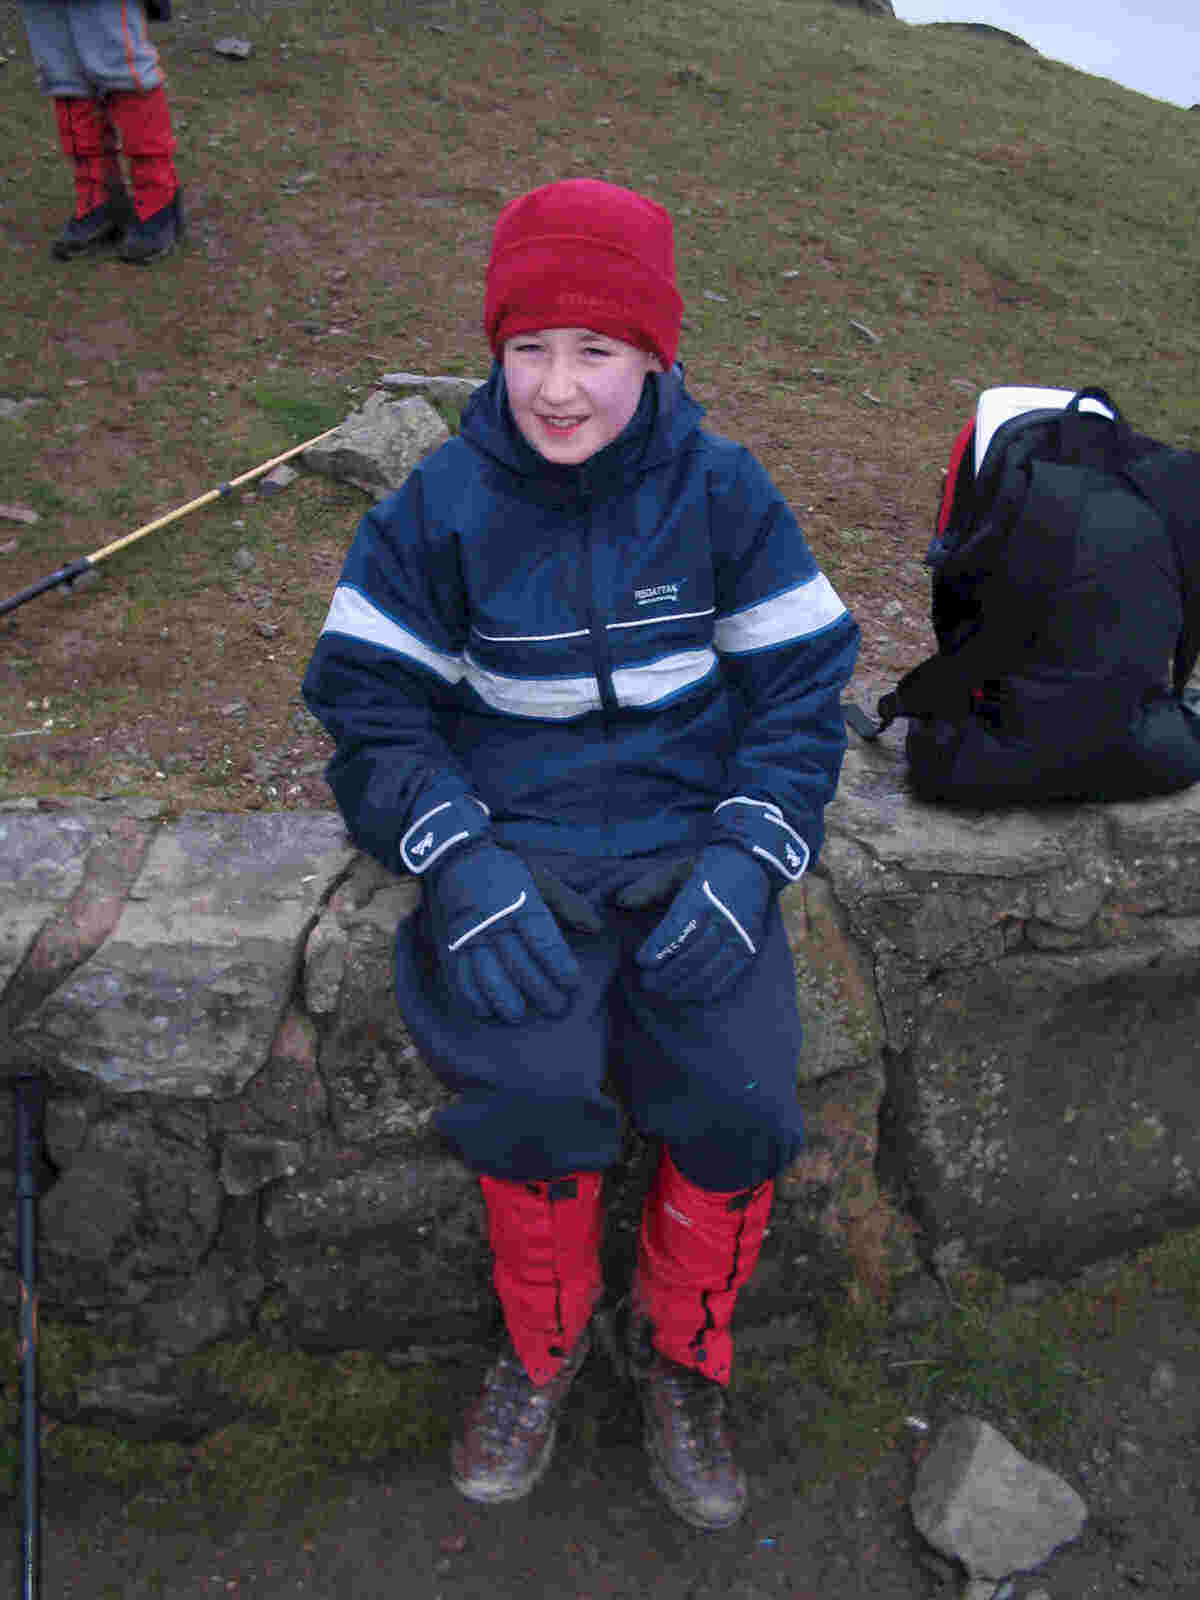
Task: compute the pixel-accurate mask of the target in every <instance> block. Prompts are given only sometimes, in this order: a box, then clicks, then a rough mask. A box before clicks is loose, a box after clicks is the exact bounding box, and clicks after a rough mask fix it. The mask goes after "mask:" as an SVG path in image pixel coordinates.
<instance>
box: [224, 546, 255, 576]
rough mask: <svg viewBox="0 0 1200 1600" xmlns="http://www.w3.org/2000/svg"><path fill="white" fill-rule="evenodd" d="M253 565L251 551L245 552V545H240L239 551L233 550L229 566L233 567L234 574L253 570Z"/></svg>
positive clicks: (252, 553)
mask: <svg viewBox="0 0 1200 1600" xmlns="http://www.w3.org/2000/svg"><path fill="white" fill-rule="evenodd" d="M254 564H255V556H254V552H253V550H247V549H246V546H245V545H242V546H241V548H240V549H238V550H235V551H234V552H233V555H232V557H231V558H230V565H231V566H232V567H233V570H234V571H235V572H249V571H250V570H251V569H252V568H253V566H254Z"/></svg>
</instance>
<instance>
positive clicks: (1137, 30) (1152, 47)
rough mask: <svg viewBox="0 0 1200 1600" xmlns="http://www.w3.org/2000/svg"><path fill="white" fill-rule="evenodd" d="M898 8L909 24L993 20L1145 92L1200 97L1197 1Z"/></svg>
mask: <svg viewBox="0 0 1200 1600" xmlns="http://www.w3.org/2000/svg"><path fill="white" fill-rule="evenodd" d="M892 10H893V11H894V12H895V13H896V15H897V16H898V17H899V18H900V20H901V21H902V22H990V23H991V25H992V26H993V27H994V28H1004V29H1005V30H1006V31H1007V32H1009V33H1016V34H1019V35H1020V37H1021V38H1022V39H1024V40H1025V41H1026V43H1028V44H1031V45H1032V46H1033V47H1034V49H1035V50H1040V51H1041V53H1042V54H1043V55H1044V56H1053V57H1054V59H1055V60H1056V61H1066V62H1068V63H1069V64H1070V65H1071V66H1073V67H1079V68H1080V69H1081V70H1082V71H1084V72H1094V73H1096V74H1097V75H1098V76H1100V77H1101V78H1112V79H1114V80H1115V81H1116V82H1117V83H1123V84H1124V85H1125V87H1126V88H1128V89H1136V90H1138V92H1139V93H1140V94H1149V95H1153V96H1154V97H1155V98H1156V99H1158V100H1170V101H1172V102H1173V103H1174V104H1175V105H1180V106H1194V105H1196V104H1197V102H1200V4H1198V3H1197V0H1040V3H1039V0H892Z"/></svg>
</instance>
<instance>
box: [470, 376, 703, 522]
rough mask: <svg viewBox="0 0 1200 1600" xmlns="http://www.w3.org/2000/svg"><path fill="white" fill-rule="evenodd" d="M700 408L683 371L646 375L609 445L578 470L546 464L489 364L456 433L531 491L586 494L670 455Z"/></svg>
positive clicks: (693, 426) (699, 414)
mask: <svg viewBox="0 0 1200 1600" xmlns="http://www.w3.org/2000/svg"><path fill="white" fill-rule="evenodd" d="M703 416H704V408H703V407H702V406H701V405H699V404H698V403H697V402H696V401H695V400H693V399H692V397H691V395H690V394H688V392H687V390H686V388H685V387H684V382H683V368H682V367H681V366H680V365H679V364H678V363H676V365H675V366H674V367H672V368H671V370H670V372H665V373H657V372H652V373H650V374H649V375H648V376H647V378H646V381H645V383H644V384H643V386H642V395H641V399H640V400H639V402H638V408H637V410H636V411H635V412H634V414H633V416H632V417H631V418H630V420H629V422H628V423H627V424H626V426H625V428H624V429H623V430H622V432H621V433H620V434H619V435H618V436H617V438H615V439H614V440H613V441H612V443H611V444H607V445H605V447H604V449H603V450H598V451H597V452H596V454H595V455H593V456H589V457H588V459H587V460H586V461H583V462H581V463H580V464H579V465H578V466H562V465H560V464H559V463H557V462H553V461H547V460H546V458H545V457H544V456H542V455H540V454H539V453H538V452H537V451H536V450H535V449H534V448H533V446H532V445H531V444H530V443H529V442H528V440H526V439H525V437H524V436H523V434H522V433H521V431H520V429H519V428H518V427H517V425H516V423H515V422H514V420H513V415H512V410H511V408H510V406H509V403H508V395H507V391H506V388H505V383H504V368H503V367H502V366H501V364H500V362H499V361H496V362H493V364H492V371H491V376H490V377H489V378H488V381H487V382H486V383H485V384H484V385H482V387H481V388H478V389H476V391H475V393H474V394H473V395H472V396H471V398H470V400H468V402H467V405H466V408H465V409H464V411H463V414H462V421H461V424H460V428H459V432H460V435H461V437H462V438H464V439H465V440H467V442H468V443H469V444H471V445H473V446H474V448H475V449H476V450H478V451H479V452H480V453H481V454H482V455H485V456H487V457H488V458H489V460H491V461H493V462H495V463H496V464H497V465H498V466H500V467H502V468H503V469H505V470H506V471H507V472H509V473H512V474H513V475H514V476H515V477H517V478H519V479H522V480H524V481H525V482H526V483H527V484H528V485H529V486H530V487H531V488H535V492H536V488H551V489H558V490H559V491H560V492H565V493H583V494H586V493H589V492H591V491H593V490H595V489H597V488H599V487H601V485H603V484H604V483H606V482H611V481H614V480H615V481H617V482H626V481H627V480H628V479H629V478H630V477H633V476H635V475H636V474H638V473H639V472H642V471H645V470H646V469H647V468H650V467H653V466H655V465H657V464H658V463H659V462H660V461H663V460H665V459H667V458H668V457H670V456H672V455H674V454H675V453H676V452H677V451H678V450H679V449H680V447H681V446H682V445H683V444H684V442H685V441H686V440H687V439H688V437H689V436H690V435H691V434H693V433H694V432H695V431H696V429H697V428H698V427H699V425H700V420H701V418H702V417H703Z"/></svg>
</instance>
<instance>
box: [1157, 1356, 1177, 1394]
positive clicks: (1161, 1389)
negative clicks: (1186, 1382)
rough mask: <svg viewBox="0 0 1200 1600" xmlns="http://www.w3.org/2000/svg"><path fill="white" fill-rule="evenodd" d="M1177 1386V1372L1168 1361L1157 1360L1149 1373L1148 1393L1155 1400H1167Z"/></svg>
mask: <svg viewBox="0 0 1200 1600" xmlns="http://www.w3.org/2000/svg"><path fill="white" fill-rule="evenodd" d="M1178 1387H1179V1374H1178V1372H1176V1370H1175V1368H1174V1367H1173V1366H1172V1365H1171V1363H1170V1362H1169V1361H1159V1362H1157V1363H1156V1364H1155V1367H1154V1371H1153V1372H1152V1373H1151V1374H1150V1393H1151V1394H1152V1395H1153V1396H1154V1398H1155V1399H1156V1400H1169V1399H1170V1398H1171V1396H1172V1395H1173V1394H1174V1393H1175V1391H1176V1389H1177V1388H1178Z"/></svg>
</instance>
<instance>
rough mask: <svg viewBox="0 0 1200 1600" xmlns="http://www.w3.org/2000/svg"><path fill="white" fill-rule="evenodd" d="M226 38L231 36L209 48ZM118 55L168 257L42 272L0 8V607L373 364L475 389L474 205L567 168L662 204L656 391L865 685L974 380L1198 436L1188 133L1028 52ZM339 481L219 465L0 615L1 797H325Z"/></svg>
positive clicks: (322, 423) (40, 181) (318, 46)
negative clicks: (150, 66)
mask: <svg viewBox="0 0 1200 1600" xmlns="http://www.w3.org/2000/svg"><path fill="white" fill-rule="evenodd" d="M230 32H233V33H237V34H238V35H240V36H242V37H245V38H247V39H249V40H250V42H251V44H252V46H253V54H252V55H251V57H250V59H249V60H247V61H229V60H227V59H224V58H221V57H218V56H217V55H216V54H215V53H214V52H213V50H212V41H213V40H214V39H216V38H219V37H220V36H221V34H222V33H230ZM157 37H158V39H159V40H160V42H161V46H162V49H163V52H164V56H165V59H166V61H167V65H168V70H169V76H170V95H171V104H172V108H173V114H174V117H175V120H176V123H177V131H178V135H179V154H178V160H179V166H180V170H181V173H182V176H183V180H184V184H185V189H186V195H187V209H188V215H189V218H190V224H191V241H190V243H189V244H188V246H187V247H186V248H185V249H184V250H183V251H181V252H180V253H178V254H177V255H175V256H172V257H171V258H169V259H168V260H166V261H164V262H161V263H158V264H156V265H155V266H154V267H152V268H150V269H147V270H139V269H135V268H130V267H127V266H125V265H123V264H122V263H120V262H118V261H116V260H115V259H113V258H112V257H108V258H104V259H93V260H84V261H79V262H73V263H53V262H51V261H50V260H49V258H48V254H47V251H48V245H49V242H50V239H51V238H52V236H53V234H54V233H55V232H56V231H57V228H58V227H59V226H60V224H61V222H62V220H63V218H64V216H65V213H66V210H67V207H68V197H69V193H70V185H69V177H68V173H67V169H66V166H65V163H64V162H63V159H62V157H61V155H60V154H59V152H58V150H57V147H56V142H55V135H54V128H53V119H52V117H51V116H50V113H49V108H48V107H47V106H46V105H45V104H44V103H43V102H42V101H41V99H40V97H39V96H38V95H37V93H36V92H35V90H34V88H33V85H32V82H31V77H30V74H29V73H28V72H27V71H26V69H25V65H24V53H25V46H24V39H23V35H22V31H21V28H20V23H19V21H18V18H17V13H16V9H15V6H14V5H13V4H12V0H0V49H4V50H5V51H6V52H7V53H9V54H10V55H11V56H12V57H14V59H12V60H10V62H9V64H8V65H7V67H6V68H5V69H4V87H5V95H4V98H3V100H2V101H0V138H2V139H3V140H4V147H5V149H6V150H9V151H11V152H12V159H11V161H10V162H9V165H8V168H7V170H6V173H5V178H6V180H7V181H6V194H5V207H4V210H3V215H2V217H0V248H3V250H4V266H5V271H4V273H3V275H0V328H2V329H3V330H5V331H4V332H3V333H0V361H2V364H3V372H4V378H3V393H4V395H5V397H8V398H14V399H24V398H40V399H41V400H42V402H43V403H42V404H41V405H39V406H38V407H36V408H35V409H33V410H31V411H28V412H26V413H25V414H24V415H22V416H21V417H19V418H15V419H4V418H0V484H3V491H2V493H0V501H3V502H5V503H9V504H18V505H24V506H28V507H30V508H32V509H33V510H35V511H36V512H37V513H38V516H39V518H40V520H39V522H38V523H37V524H36V525H35V526H34V527H32V528H30V527H26V526H25V525H23V524H15V523H13V524H10V523H6V522H2V521H0V596H3V595H7V594H12V593H15V592H16V591H18V590H19V589H21V588H23V587H24V586H25V585H26V584H28V583H31V582H33V581H35V580H36V579H38V578H40V577H43V576H45V575H46V574H47V573H49V572H52V571H54V570H56V569H57V568H58V567H60V566H62V565H64V564H65V563H66V562H67V561H69V560H71V559H73V558H75V557H77V556H79V555H82V554H88V553H91V552H93V551H96V550H98V549H100V548H102V547H104V546H105V545H107V544H108V543H110V542H111V541H112V540H114V539H116V538H119V537H121V536H122V535H124V534H125V533H127V532H130V531H131V530H132V529H134V528H136V527H140V526H143V525H145V524H146V523H147V522H149V521H150V520H151V519H153V518H154V517H156V516H159V515H161V514H162V513H164V512H166V511H168V510H170V509H172V508H174V507H177V506H180V505H182V504H185V503H186V502H188V501H190V500H192V499H194V498H195V497H197V496H198V495H201V494H203V493H204V492H205V491H207V490H208V489H210V488H213V487H215V486H216V485H218V484H220V483H222V482H224V481H228V480H229V479H231V478H234V477H236V476H238V475H239V474H240V473H242V472H244V471H246V470H247V469H249V468H250V467H252V466H254V465H255V464H256V463H257V462H259V461H262V460H266V459H268V458H270V457H271V456H273V455H275V454H278V453H279V452H280V451H282V450H284V449H287V448H288V447H289V446H291V445H292V444H295V443H299V442H300V441H301V440H303V439H305V438H309V437H312V436H313V435H314V434H316V433H318V432H320V431H321V430H322V429H323V428H324V427H326V426H328V425H330V423H332V422H336V421H338V420H340V418H341V417H342V416H344V415H345V414H346V412H347V411H348V410H349V409H350V408H351V407H353V406H354V405H355V404H357V403H359V402H360V401H361V400H362V399H363V398H365V396H366V395H367V394H368V393H369V392H370V391H371V389H372V388H373V387H374V386H375V385H376V384H377V382H378V379H379V377H380V375H381V374H382V373H384V372H387V371H393V370H397V369H400V368H403V369H406V370H410V371H427V372H433V373H466V374H478V375H482V374H483V373H484V372H485V371H486V368H487V364H488V355H487V351H486V348H485V345H484V341H483V339H482V336H481V332H480V327H479V322H480V307H481V297H482V275H483V267H484V262H485V259H486V252H487V246H488V239H489V235H490V230H491V226H492V223H493V221H494V219H495V215H496V213H497V211H498V210H499V207H500V206H501V204H502V203H503V202H504V201H505V200H506V199H508V198H510V197H511V196H513V195H514V194H516V193H518V192H519V191H521V190H522V189H525V188H528V187H530V186H532V185H534V184H537V183H541V182H545V181H548V180H550V179H552V178H556V177H562V176H567V175H571V174H579V173H593V174H599V175H603V176H607V177H610V178H612V179H614V180H616V181H618V182H622V183H628V184H632V185H635V186H637V187H640V188H644V189H646V190H648V191H649V192H651V193H653V194H654V195H656V196H657V197H658V198H660V199H661V200H663V201H664V202H665V203H666V204H667V205H668V206H669V207H670V208H671V209H672V211H673V213H674V215H675V218H676V223H677V232H678V247H679V263H680V278H681V286H682V289H683V293H684V298H685V302H686V327H685V331H684V339H683V344H682V349H681V354H682V356H683V359H684V360H685V362H686V365H687V368H688V374H689V382H690V383H691V385H692V387H693V389H694V390H695V392H696V393H697V396H698V397H699V398H700V399H701V400H702V401H703V402H704V403H705V404H706V405H707V406H708V407H709V416H710V421H711V423H712V424H713V426H715V427H716V428H718V429H719V430H720V431H723V432H726V433H730V434H733V435H735V436H737V437H739V438H741V439H743V440H744V441H745V442H746V443H747V444H748V445H750V446H751V448H753V449H754V450H755V451H756V452H757V453H758V454H759V455H760V457H761V458H762V459H763V461H764V462H765V464H766V465H767V467H768V468H769V470H770V471H771V472H772V474H773V475H774V476H775V478H776V479H777V481H778V482H779V483H780V485H781V487H782V488H783V489H784V491H785V492H786V493H787V494H788V495H789V497H790V498H792V500H793V502H794V504H795V505H796V507H797V510H798V511H799V514H800V516H801V518H802V520H803V521H804V522H805V524H806V527H807V529H808V532H809V535H810V538H811V540H812V542H813V545H814V547H815V548H816V550H817V553H818V555H819V556H820V557H821V559H822V560H823V562H824V564H825V565H826V567H827V569H828V571H829V573H830V575H831V577H832V578H833V580H834V582H835V583H837V584H838V586H839V587H840V589H841V590H842V592H843V593H844V595H845V598H846V599H847V600H848V602H849V603H850V604H851V605H852V606H853V608H854V609H855V611H856V613H857V614H858V616H859V619H860V621H861V622H862V624H863V629H864V650H863V665H862V670H863V672H864V673H870V674H873V675H875V676H883V677H888V676H890V675H891V674H893V673H898V672H900V671H902V670H904V669H905V668H907V667H908V666H910V665H912V664H913V663H914V662H915V661H916V660H917V659H919V658H920V656H921V655H922V654H923V653H924V652H925V650H926V648H927V646H928V643H929V634H928V628H927V623H926V617H927V594H928V589H927V579H926V576H925V574H924V572H923V570H922V568H921V566H920V557H921V555H922V553H923V551H924V548H925V544H926V542H927V538H928V533H929V523H930V520H931V515H932V508H933V505H934V503H935V500H936V497H937V492H938V489H939V487H940V478H941V470H942V467H943V465H944V462H945V457H946V454H947V451H948V448H949V443H950V440H951V438H952V436H953V433H954V432H955V431H956V429H957V427H958V424H959V423H960V421H961V418H962V414H963V412H964V411H965V409H966V408H967V407H969V405H970V403H971V399H972V396H973V393H974V391H975V390H976V388H978V387H980V386H984V385H987V384H991V383H998V382H1038V381H1042V382H1049V383H1054V384H1060V383H1061V384H1070V383H1072V382H1074V381H1075V380H1076V379H1078V380H1080V381H1087V382H1094V381H1101V382H1104V383H1107V384H1108V385H1109V386H1110V387H1111V389H1112V390H1113V392H1114V394H1115V396H1116V398H1117V399H1118V401H1119V402H1120V403H1121V404H1122V405H1123V406H1124V408H1125V409H1126V411H1127V412H1128V414H1129V415H1130V417H1131V418H1132V420H1134V421H1135V422H1136V423H1137V425H1138V426H1140V427H1142V428H1144V429H1146V430H1148V431H1151V432H1155V433H1158V434H1160V435H1162V436H1163V437H1167V438H1170V439H1173V440H1174V441H1175V442H1178V443H1191V444H1196V443H1197V442H1200V440H1198V435H1197V417H1198V416H1200V407H1198V406H1197V388H1198V381H1200V380H1198V378H1197V374H1198V373H1200V317H1198V316H1197V315H1196V311H1197V293H1198V291H1197V280H1196V275H1195V271H1194V255H1193V244H1194V240H1193V232H1194V227H1193V220H1192V219H1193V218H1194V217H1195V215H1196V212H1197V209H1198V202H1200V192H1198V191H1200V162H1197V159H1196V157H1197V143H1198V141H1200V128H1198V127H1197V124H1196V119H1195V117H1194V116H1189V114H1188V113H1186V112H1183V111H1180V110H1176V109H1175V108H1172V107H1169V106H1166V105H1163V104H1161V103H1160V102H1156V101H1152V100H1149V99H1147V98H1145V97H1143V96H1139V95H1136V94H1133V93H1132V92H1130V91H1127V90H1124V89H1121V88H1119V87H1117V86H1116V85H1113V84H1111V83H1108V82H1105V81H1103V80H1100V79H1097V78H1092V77H1088V76H1085V75H1083V74H1080V73H1078V72H1075V71H1073V70H1072V69H1070V68H1068V67H1066V66H1063V65H1061V64H1059V63H1056V62H1052V61H1049V60H1045V59H1043V58H1041V57H1039V56H1037V55H1036V54H1034V53H1033V52H1029V51H1015V50H1012V49H1010V48H1007V47H1004V46H1003V45H1002V44H1001V45H998V44H997V43H996V42H995V41H988V40H986V39H980V38H975V37H973V36H970V35H966V34H962V33H960V32H957V31H953V32H952V31H949V30H940V29H936V28H915V27H909V26H907V25H905V24H903V23H899V22H892V21H889V20H886V19H880V18H874V17H869V16H866V15H865V14H863V13H859V12H857V11H856V10H853V9H850V8H846V7H842V6H836V5H832V4H826V3H823V0H755V3H754V4H753V5H752V6H744V5H736V6H735V4H734V0H687V3H686V4H684V3H683V0H664V3H663V4H661V5H658V6H654V7H645V6H643V5H641V4H635V3H634V0H608V3H606V4H604V5H601V4H599V3H598V0H551V3H549V4H546V5H542V6H540V7H537V8H535V9H530V8H528V7H525V6H516V5H513V4H510V3H509V0H496V3H491V0H424V3H421V4H417V5H413V6H406V7H399V6H396V5H394V4H392V3H391V0H366V3H365V4H354V5H351V4H350V3H349V0H295V3H291V4H288V5H286V6H284V5H271V4H269V3H266V0H263V3H257V0H256V4H255V5H254V6H253V7H245V6H243V5H240V4H233V3H232V0H216V3H214V4H212V5H208V6H195V7H193V6H190V5H189V6H187V7H184V6H181V7H179V8H178V9H177V15H176V19H175V21H173V22H172V23H171V24H170V25H169V26H167V27H165V28H163V29H161V30H159V31H158V33H157ZM732 40H736V48H733V47H731V41H732ZM854 323H859V324H861V325H862V326H863V327H866V328H868V329H870V331H871V332H872V333H873V334H874V335H876V336H877V342H870V341H869V340H868V339H867V338H866V337H865V336H864V335H862V334H861V333H860V332H859V331H857V330H856V329H855V328H854V326H853V324H854ZM366 504H367V502H366V500H365V498H364V497H363V496H362V495H360V494H358V493H357V492H356V491H353V490H349V489H346V488H343V487H340V486H338V485H334V484H330V483H328V482H325V481H323V480H318V479H315V478H311V477H305V478H304V479H303V480H302V481H301V482H300V483H298V484H297V485H295V486H294V487H293V488H292V489H291V490H289V491H288V492H287V493H286V494H285V495H282V496H278V497H275V498H272V499H267V498H265V497H264V496H262V495H260V494H258V493H257V492H255V491H254V490H253V489H252V488H250V489H247V490H246V491H245V492H243V493H241V494H238V495H236V496H234V497H232V498H225V499H222V500H220V501H219V502H216V503H214V504H212V505H210V506H208V507H206V508H204V509H203V510H201V511H198V512H195V513H193V514H192V515H191V516H189V517H188V518H185V519H183V520H181V521H179V522H177V523H175V524H173V525H172V526H170V527H169V528H166V529H164V530H162V531H160V532H158V533H155V534H152V535H150V536H149V537H148V538H146V539H145V540H144V541H141V542H139V543H138V544H135V545H133V546H131V547H129V548H128V549H127V550H125V551H122V552H120V553H119V554H117V555H116V556H114V557H112V558H111V559H110V560H109V561H107V562H105V563H103V564H102V565H101V567H100V568H99V572H98V575H97V576H96V579H95V581H94V582H89V583H87V584H84V585H81V586H80V587H79V589H78V590H77V591H76V592H75V593H74V594H72V595H67V594H64V593H63V592H61V591H58V592H55V593H53V594H50V595H46V596H43V597H41V598H40V599H38V600H36V601H33V602H30V603H29V604H28V605H27V606H25V607H22V608H21V609H20V610H19V611H17V612H14V613H12V614H10V615H9V616H7V617H4V618H0V689H2V690H3V694H0V798H11V797H16V796H22V795H70V794H88V795H100V794H129V793H134V792H146V791H149V792H152V793H155V794H157V795H160V796H162V797H164V798H166V799H168V800H169V801H170V802H171V803H172V804H173V805H175V806H176V807H177V808H178V807H183V806H187V805H201V806H212V805H220V806H222V807H223V808H231V809H240V808H244V807H259V806H267V807H288V806H301V805H328V804H330V797H329V794H328V791H327V790H326V788H325V786H324V783H323V780H322V777H321V768H322V765H323V761H324V758H325V756H326V754H327V746H326V741H325V737H324V735H323V734H322V733H321V731H320V730H319V729H318V728H316V727H315V725H313V723H312V722H311V720H310V719H309V718H308V716H307V714H306V713H305V711H304V709H303V707H302V706H301V704H300V702H299V699H298V684H299V679H300V676H301V674H302V672H303V668H304V665H305V663H306V662H307V659H308V656H309V653H310V651H311V648H312V645H313V641H314V639H315V636H316V633H317V631H318V629H319V627H320V623H321V619H322V617H323V615H324V610H325V606H326V603H327V601H328V597H329V594H330V592H331V590H332V587H333V583H334V582H335V580H336V576H337V572H338V569H339V567H340V563H341V558H342V555H343V553H344V551H345V549H346V547H347V545H348V543H349V540H350V537H351V534H352V531H353V528H354V525H355V523H356V521H357V519H358V516H359V515H360V514H361V512H362V511H363V510H364V509H365V508H366Z"/></svg>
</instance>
